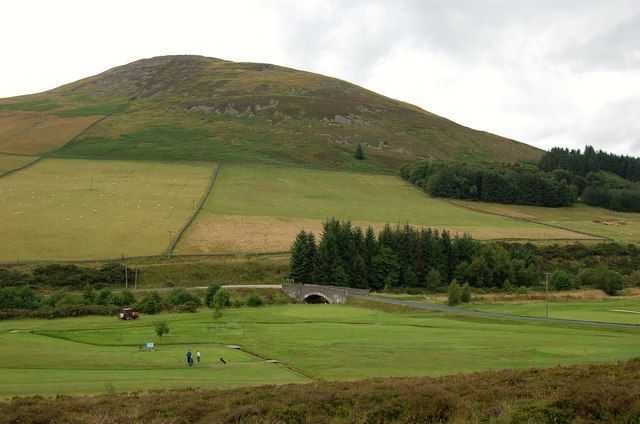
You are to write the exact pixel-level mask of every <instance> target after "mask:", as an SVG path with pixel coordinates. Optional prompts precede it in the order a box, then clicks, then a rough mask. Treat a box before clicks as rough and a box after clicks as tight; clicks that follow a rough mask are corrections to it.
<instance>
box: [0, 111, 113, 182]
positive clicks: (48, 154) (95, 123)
mask: <svg viewBox="0 0 640 424" xmlns="http://www.w3.org/2000/svg"><path fill="white" fill-rule="evenodd" d="M110 116H111V114H109V115H105V116H103V117H102V118H99V119H96V120H95V121H93V122H92V123H91V124H89V125H88V126H87V127H86V128H85V129H83V130H81V131H80V132H79V133H77V134H76V135H74V136H73V137H71V138H70V139H69V140H68V141H67V142H66V143H64V144H63V145H62V146H59V147H56V148H55V149H53V150H49V151H47V152H44V153H42V154H41V155H39V156H38V157H37V158H36V159H35V160H33V161H31V162H29V163H27V164H24V165H22V166H20V167H18V168H15V169H10V170H9V171H7V172H5V173H3V174H0V178H3V177H8V176H10V175H13V174H15V173H18V172H20V171H24V170H25V169H28V168H30V167H32V166H34V165H36V164H38V163H39V162H41V161H42V160H44V159H47V158H48V157H49V156H50V155H53V154H55V153H56V152H58V151H60V150H62V149H63V148H65V147H66V146H68V145H69V144H71V143H73V142H74V141H76V140H77V139H78V137H80V136H81V135H83V134H84V133H86V132H87V131H89V130H90V129H91V128H93V127H94V126H96V125H98V124H99V123H100V122H102V121H104V120H105V119H107V118H109V117H110ZM2 154H4V155H9V154H11V153H2ZM13 156H29V155H19V154H13ZM33 156H36V155H33Z"/></svg>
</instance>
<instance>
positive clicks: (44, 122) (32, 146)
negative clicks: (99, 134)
mask: <svg viewBox="0 0 640 424" xmlns="http://www.w3.org/2000/svg"><path fill="white" fill-rule="evenodd" d="M97 119H99V117H98V116H75V117H63V116H58V115H54V114H43V113H37V112H18V111H3V110H2V109H1V108H0V152H4V153H14V154H23V155H38V154H42V153H46V152H48V151H51V150H55V149H57V148H59V147H61V146H63V145H64V144H66V143H67V142H68V141H69V140H71V139H72V138H73V137H75V136H76V135H78V134H79V133H81V132H82V131H84V130H85V129H86V128H87V127H88V126H90V125H91V124H93V123H94V122H95V121H96V120H97Z"/></svg>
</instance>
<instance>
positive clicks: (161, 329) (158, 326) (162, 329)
mask: <svg viewBox="0 0 640 424" xmlns="http://www.w3.org/2000/svg"><path fill="white" fill-rule="evenodd" d="M153 329H154V331H155V332H156V335H157V336H158V337H162V336H164V335H165V334H169V331H170V329H169V323H167V321H156V322H154V323H153Z"/></svg>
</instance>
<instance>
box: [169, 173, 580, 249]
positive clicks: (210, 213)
mask: <svg viewBox="0 0 640 424" xmlns="http://www.w3.org/2000/svg"><path fill="white" fill-rule="evenodd" d="M330 217H336V218H339V219H345V220H346V219H348V220H351V221H353V222H354V223H356V224H358V225H368V224H373V225H374V226H377V227H378V228H380V227H382V226H383V225H384V224H385V223H392V224H394V223H395V224H400V225H403V224H405V223H409V224H413V225H421V226H430V227H433V228H447V229H450V230H451V231H453V232H455V233H469V234H471V235H473V236H474V237H475V238H478V239H503V238H522V239H533V240H536V239H538V240H541V239H543V240H549V239H582V238H584V236H582V235H580V234H576V233H572V232H570V231H564V230H561V229H554V228H549V227H545V226H542V225H538V224H535V223H527V222H522V221H517V220H513V219H510V218H503V217H499V216H494V215H490V214H484V213H479V212H474V211H469V210H467V209H464V208H460V207H457V206H453V205H451V204H450V203H449V202H447V201H445V200H441V199H434V198H430V197H428V196H426V195H425V194H424V193H422V192H420V191H419V190H417V189H415V188H414V187H412V186H410V185H409V184H406V183H405V182H403V181H402V180H401V179H400V178H398V177H395V176H387V175H372V174H360V173H350V172H335V171H322V170H311V169H303V168H285V167H271V166H259V165H251V166H249V165H227V164H225V165H223V166H222V168H221V170H220V174H219V176H218V179H217V182H216V185H215V187H214V189H213V192H212V195H211V196H210V197H209V199H208V202H207V204H206V206H205V208H204V210H203V211H202V212H201V213H200V215H199V216H198V219H197V221H196V223H195V225H194V226H193V227H192V228H191V229H190V231H189V232H188V234H187V237H186V238H185V239H184V240H183V242H182V243H181V244H180V245H179V246H178V249H177V252H179V253H201V252H264V251H283V250H288V249H289V247H290V244H291V241H292V240H293V239H294V238H295V235H296V233H297V232H298V231H300V229H303V228H304V229H307V230H313V231H315V232H316V233H319V232H320V230H321V227H322V222H323V221H324V220H326V219H327V218H330Z"/></svg>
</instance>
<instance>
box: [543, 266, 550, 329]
mask: <svg viewBox="0 0 640 424" xmlns="http://www.w3.org/2000/svg"><path fill="white" fill-rule="evenodd" d="M549 275H550V273H548V272H545V273H544V276H545V284H544V287H545V293H546V294H545V300H546V302H545V306H546V307H545V309H546V317H547V319H549Z"/></svg>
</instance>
